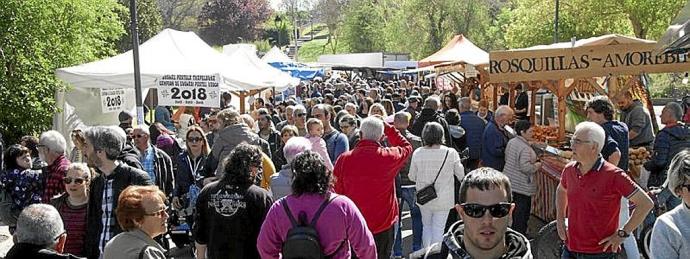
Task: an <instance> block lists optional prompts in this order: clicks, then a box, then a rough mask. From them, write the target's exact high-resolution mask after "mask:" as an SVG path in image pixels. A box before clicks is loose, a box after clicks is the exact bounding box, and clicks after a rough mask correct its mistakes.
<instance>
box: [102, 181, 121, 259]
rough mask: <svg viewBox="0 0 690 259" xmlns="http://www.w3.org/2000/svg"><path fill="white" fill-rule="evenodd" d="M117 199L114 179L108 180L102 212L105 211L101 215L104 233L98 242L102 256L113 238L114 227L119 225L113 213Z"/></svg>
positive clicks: (104, 189)
mask: <svg viewBox="0 0 690 259" xmlns="http://www.w3.org/2000/svg"><path fill="white" fill-rule="evenodd" d="M116 198H117V197H113V179H108V180H106V181H105V186H104V188H103V202H102V203H101V210H103V214H101V223H102V225H103V231H102V232H101V236H100V238H99V241H98V248H99V249H100V250H101V254H103V249H104V248H105V244H106V243H108V241H110V239H111V238H113V226H115V224H117V221H116V220H115V212H114V211H113V202H114V201H113V199H116Z"/></svg>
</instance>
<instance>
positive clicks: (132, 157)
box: [117, 144, 144, 170]
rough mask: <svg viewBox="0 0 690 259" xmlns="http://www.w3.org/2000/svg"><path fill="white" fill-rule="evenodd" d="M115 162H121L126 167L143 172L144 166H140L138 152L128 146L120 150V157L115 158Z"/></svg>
mask: <svg viewBox="0 0 690 259" xmlns="http://www.w3.org/2000/svg"><path fill="white" fill-rule="evenodd" d="M117 160H119V161H122V162H124V163H125V164H127V165H128V166H131V167H134V168H136V169H139V170H144V166H143V165H142V164H141V161H139V152H138V151H137V149H136V148H134V147H133V146H132V145H130V144H125V147H124V148H123V149H122V152H121V153H120V156H118V157H117Z"/></svg>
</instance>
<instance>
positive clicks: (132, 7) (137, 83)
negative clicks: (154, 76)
mask: <svg viewBox="0 0 690 259" xmlns="http://www.w3.org/2000/svg"><path fill="white" fill-rule="evenodd" d="M129 14H130V20H131V27H132V28H131V34H132V56H133V57H134V96H135V98H136V104H137V124H138V125H144V104H143V100H142V93H141V69H140V66H139V33H138V32H137V3H136V0H130V1H129Z"/></svg>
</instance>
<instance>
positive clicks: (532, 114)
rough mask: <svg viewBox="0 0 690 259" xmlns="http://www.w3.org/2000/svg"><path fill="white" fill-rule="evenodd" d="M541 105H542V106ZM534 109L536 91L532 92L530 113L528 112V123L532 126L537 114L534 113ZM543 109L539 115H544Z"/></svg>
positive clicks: (535, 105)
mask: <svg viewBox="0 0 690 259" xmlns="http://www.w3.org/2000/svg"><path fill="white" fill-rule="evenodd" d="M542 105H543V104H542ZM535 107H537V91H536V90H532V102H530V112H529V122H530V123H532V124H534V120H535V118H534V117H535V116H536V114H537V112H536V111H535V110H536V109H535ZM543 108H544V107H542V112H541V114H544V109H543Z"/></svg>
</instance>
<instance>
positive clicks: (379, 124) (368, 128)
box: [359, 117, 383, 141]
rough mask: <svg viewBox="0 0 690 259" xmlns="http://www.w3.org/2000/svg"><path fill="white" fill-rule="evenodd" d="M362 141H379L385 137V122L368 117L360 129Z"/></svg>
mask: <svg viewBox="0 0 690 259" xmlns="http://www.w3.org/2000/svg"><path fill="white" fill-rule="evenodd" d="M359 132H360V133H361V134H362V139H367V140H373V141H379V140H380V139H381V137H382V136H383V121H382V120H381V119H379V118H377V117H366V118H365V119H364V120H362V125H361V126H360V127H359Z"/></svg>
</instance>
